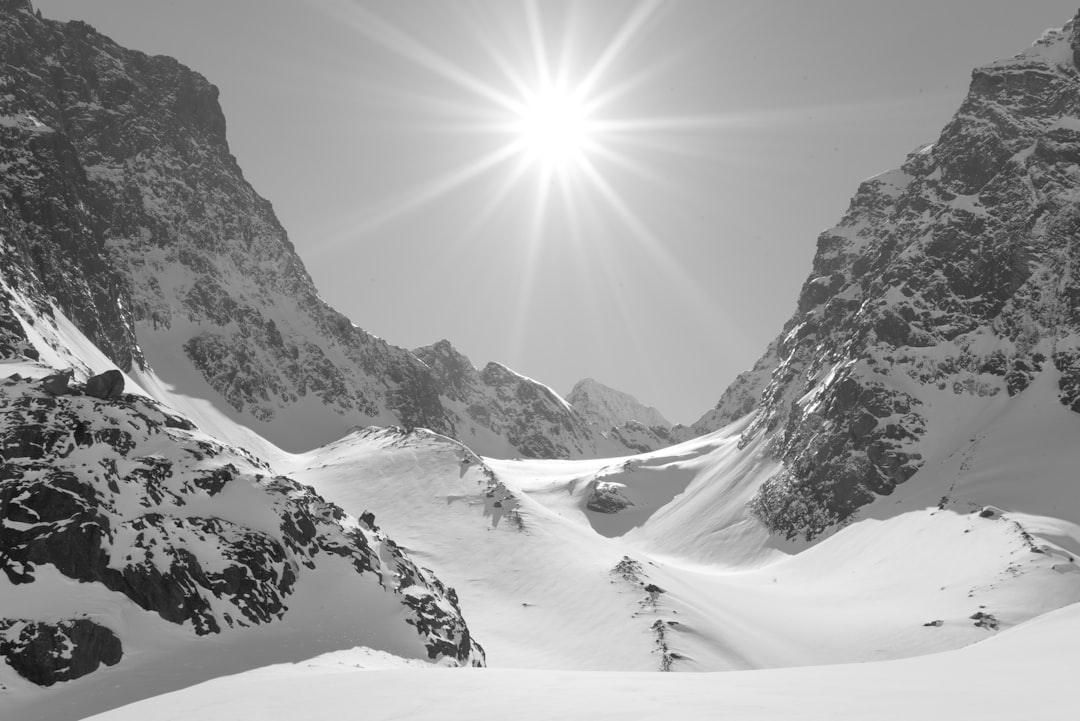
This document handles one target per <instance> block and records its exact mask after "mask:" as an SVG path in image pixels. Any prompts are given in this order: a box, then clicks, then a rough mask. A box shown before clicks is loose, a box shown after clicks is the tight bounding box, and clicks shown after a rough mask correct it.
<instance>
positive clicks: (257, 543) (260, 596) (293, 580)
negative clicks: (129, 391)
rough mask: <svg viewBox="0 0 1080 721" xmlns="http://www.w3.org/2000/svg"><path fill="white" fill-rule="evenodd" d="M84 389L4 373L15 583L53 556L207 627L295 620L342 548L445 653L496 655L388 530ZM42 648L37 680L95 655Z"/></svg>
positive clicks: (7, 507)
mask: <svg viewBox="0 0 1080 721" xmlns="http://www.w3.org/2000/svg"><path fill="white" fill-rule="evenodd" d="M73 391H74V392H73V393H72V394H69V395H52V394H49V393H46V392H45V391H43V390H41V388H40V386H39V383H38V382H37V381H35V380H32V379H23V378H18V377H13V378H8V379H6V380H4V381H3V382H2V384H0V457H2V460H3V463H2V464H0V548H2V549H3V553H2V554H0V570H2V571H3V573H4V578H3V579H2V580H0V582H5V583H10V584H14V585H16V586H18V585H23V584H33V583H35V582H36V581H37V580H38V575H39V571H40V569H41V568H42V567H44V566H50V567H52V568H53V569H55V570H56V571H58V572H59V573H60V574H62V575H64V576H66V577H68V578H71V579H74V580H77V581H80V582H84V583H94V584H101V585H102V586H104V587H105V588H107V589H108V590H110V591H112V592H115V593H116V594H119V595H121V596H123V597H126V598H127V599H129V600H130V601H131V602H133V603H135V604H137V605H138V606H140V607H142V608H144V609H146V610H148V611H152V612H154V613H156V614H157V615H158V616H160V617H161V618H162V619H164V620H166V621H169V622H172V623H176V624H181V625H185V626H188V627H189V628H190V629H191V630H192V632H193V633H194V634H197V635H206V634H213V633H218V632H220V631H222V630H224V629H226V628H231V627H255V626H260V625H264V624H270V623H274V622H275V621H277V620H279V619H282V618H284V617H285V616H286V614H287V612H288V603H289V598H290V596H291V595H292V594H293V593H294V592H295V591H296V590H297V589H298V587H299V586H301V585H303V584H304V583H305V579H306V578H307V577H308V576H309V574H310V573H312V572H314V571H315V570H316V569H318V568H319V567H321V566H323V565H324V564H326V563H328V562H329V561H328V559H333V558H339V559H343V560H344V561H346V562H347V563H348V565H349V566H350V567H351V568H352V570H353V572H355V573H356V574H359V575H360V576H362V577H365V578H369V579H370V583H372V584H375V585H377V586H379V587H381V588H382V589H383V591H384V592H385V593H388V594H393V595H394V596H396V597H398V598H399V599H400V602H401V603H402V604H404V605H405V606H406V607H408V609H410V612H409V613H407V614H406V618H405V622H406V623H408V624H410V625H412V626H414V628H415V631H416V633H418V634H419V635H420V640H421V642H422V643H423V644H424V645H425V646H426V648H427V652H428V654H429V656H430V658H432V659H440V658H446V659H449V660H451V661H454V662H456V663H461V664H469V663H474V664H480V663H482V662H483V652H482V650H481V649H480V648H479V646H477V645H476V644H475V642H473V640H472V639H471V637H470V634H469V631H468V629H467V628H466V626H465V623H464V621H463V620H462V618H461V615H460V611H459V609H458V606H457V600H456V596H455V594H454V593H453V591H452V590H451V589H447V588H445V587H444V586H443V585H442V584H441V583H439V581H438V580H437V579H435V578H434V577H433V576H432V575H431V574H430V573H429V572H427V571H424V570H422V569H420V568H419V567H417V566H416V565H415V564H414V563H413V562H412V561H411V560H410V559H409V558H408V557H407V556H406V555H405V553H404V552H403V551H402V550H401V549H400V548H398V547H397V546H396V545H395V544H394V543H393V541H391V540H390V539H389V538H387V537H386V535H385V534H383V533H382V532H379V531H377V530H375V529H374V528H371V527H366V526H365V525H364V524H361V523H359V522H358V521H357V520H356V519H354V518H351V517H349V516H347V515H346V514H345V513H344V512H343V511H342V510H341V509H340V508H338V507H336V506H334V505H332V504H330V503H328V502H326V501H325V500H323V499H322V498H321V497H319V496H318V495H316V494H315V493H314V492H313V491H312V490H311V489H310V488H308V487H306V486H302V485H300V484H298V483H296V482H294V481H292V480H291V479H289V478H287V477H284V476H280V475H275V474H274V473H273V471H272V469H271V468H270V467H269V466H268V465H267V464H266V463H265V462H263V461H261V460H259V459H258V458H255V457H254V456H252V455H250V454H248V453H247V452H245V451H242V450H240V449H237V448H233V447H230V446H227V445H224V444H222V443H218V442H216V441H214V440H212V439H210V438H209V437H207V436H204V435H202V434H201V433H199V432H198V431H196V430H195V429H194V428H193V426H192V424H191V423H190V422H188V421H187V420H186V419H184V418H183V417H180V416H177V415H174V414H172V413H170V412H168V411H167V410H165V409H164V408H163V407H161V406H160V405H158V404H157V403H155V402H153V401H150V400H149V399H146V398H143V397H141V396H135V395H122V396H120V397H119V398H117V399H114V400H110V401H101V400H99V399H96V398H94V397H92V396H89V395H84V394H82V392H81V389H80V388H79V387H78V386H75V387H73ZM363 613H364V609H363V608H362V607H358V608H357V623H363ZM35 628H37V627H35ZM79 628H81V627H79ZM76 630H78V629H76ZM83 631H85V629H83ZM83 631H78V633H82V632H83ZM20 633H22V632H21V631H20ZM27 633H29V632H27ZM57 633H59V631H55V630H49V629H39V630H36V631H33V633H31V636H29V637H27V638H28V639H29V640H25V639H24V640H22V641H18V643H17V644H16V646H11V648H15V649H16V650H15V651H4V653H5V654H6V655H8V656H9V657H10V656H11V654H13V653H15V654H21V656H19V657H20V658H37V657H38V656H35V654H37V651H35V650H34V649H40V648H46V647H48V645H49V644H50V643H53V642H54V641H55V638H56V634H57ZM64 633H67V634H68V635H71V634H73V633H75V631H73V630H71V629H67V630H65V631H64ZM87 633H89V631H87ZM84 635H85V634H84ZM5 638H8V639H9V640H8V642H6V643H9V646H10V644H11V643H16V641H11V640H10V634H8V636H6V637H5ZM19 638H20V639H21V638H23V637H22V636H21V635H20V636H19ZM88 638H91V641H88V643H90V646H92V647H94V648H98V647H99V646H101V644H100V643H98V641H93V639H94V638H99V637H98V636H94V635H93V634H90V636H89V637H88ZM99 640H100V639H99ZM102 643H103V642H102ZM20 644H21V645H20ZM106 646H107V644H106ZM108 648H111V646H109V647H108ZM27 649H30V650H27ZM42 653H44V652H42ZM28 654H29V655H28ZM90 656H91V657H100V658H101V660H103V661H104V662H109V659H111V658H113V656H112V655H111V652H110V653H108V654H104V655H103V653H96V652H95V653H92V654H90ZM41 658H42V659H45V660H43V661H41V663H42V664H46V665H44V666H42V665H40V664H39V665H34V664H32V663H30V661H24V662H22V663H24V665H25V664H29V665H30V666H33V668H34V669H36V670H33V669H32V672H31V675H27V674H24V675H27V677H28V678H33V675H32V674H38V675H39V676H40V677H41V678H51V679H53V680H63V678H64V677H65V676H64V674H69V675H68V676H66V677H70V678H74V677H75V675H70V674H76V673H77V672H78V671H79V670H80V669H87V668H88V667H89V665H90V661H89V660H87V662H86V664H82V665H79V664H76V663H75V662H72V666H71V669H70V671H68V670H63V669H59V667H57V668H54V667H53V666H50V665H48V664H51V663H53V662H52V661H49V660H48V658H51V656H50V654H49V653H44V655H42V656H41ZM89 658H90V657H88V659H89ZM112 662H113V663H115V661H112ZM80 663H81V662H80ZM90 670H92V669H90ZM83 672H88V671H86V670H83Z"/></svg>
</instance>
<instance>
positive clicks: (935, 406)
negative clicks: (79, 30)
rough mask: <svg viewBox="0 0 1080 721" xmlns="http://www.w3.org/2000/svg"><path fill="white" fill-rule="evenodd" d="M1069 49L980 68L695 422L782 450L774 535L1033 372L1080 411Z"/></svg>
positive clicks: (769, 505)
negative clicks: (950, 111) (936, 131)
mask: <svg viewBox="0 0 1080 721" xmlns="http://www.w3.org/2000/svg"><path fill="white" fill-rule="evenodd" d="M1077 53H1080V36H1078V29H1077V25H1076V23H1070V24H1069V25H1067V26H1066V27H1065V28H1064V29H1062V30H1060V31H1054V32H1049V33H1047V34H1046V36H1045V37H1043V38H1042V39H1040V40H1039V41H1038V42H1037V43H1036V44H1035V45H1034V46H1032V47H1031V48H1030V49H1028V50H1026V51H1025V52H1023V53H1021V54H1019V55H1017V56H1016V57H1014V58H1011V59H1008V60H1002V61H999V62H995V63H991V64H990V65H987V66H984V67H981V68H978V69H976V70H975V71H974V73H973V75H972V83H971V89H970V91H969V93H968V96H967V98H966V99H965V100H964V102H963V105H962V106H961V108H960V110H959V112H958V113H957V114H956V116H955V117H954V118H953V119H952V120H951V121H950V122H949V124H948V125H947V126H946V127H945V129H944V130H943V131H942V133H941V136H940V138H938V140H937V142H935V143H933V144H930V145H927V146H924V147H922V148H919V149H918V150H916V151H915V152H913V153H912V154H911V155H910V156H909V157H908V158H907V160H906V161H905V162H904V164H903V165H902V166H901V167H900V168H898V169H896V170H892V171H889V172H886V173H882V174H881V175H878V176H875V177H873V178H870V179H869V180H867V181H865V182H864V183H863V184H862V185H861V186H860V187H859V189H858V192H857V194H856V195H855V197H854V199H853V200H852V202H851V206H850V208H849V209H848V211H847V213H846V214H845V215H844V217H843V219H842V220H841V221H840V223H839V224H838V225H837V226H835V227H834V228H832V229H830V230H827V231H825V232H824V233H822V234H821V236H820V237H819V238H818V243H817V253H816V255H815V258H814V262H813V270H812V271H811V274H810V276H809V278H808V279H807V281H806V282H805V284H804V285H803V288H802V291H801V293H800V295H799V301H798V308H797V310H796V313H795V315H793V316H792V318H791V319H790V320H789V321H788V322H787V323H786V324H785V326H784V328H783V330H782V331H781V333H780V335H779V337H778V338H777V340H776V341H775V342H774V343H773V344H772V345H770V347H769V349H768V350H767V351H766V353H765V355H764V356H762V358H761V360H760V361H758V363H757V364H756V366H755V367H754V369H753V370H752V371H749V372H747V373H745V374H743V375H742V376H740V378H739V379H738V380H737V381H736V383H735V384H734V385H733V386H732V387H731V388H729V389H728V391H727V392H726V393H725V394H724V397H723V398H722V399H721V401H720V403H719V404H718V406H717V407H716V408H715V409H714V410H713V411H711V412H710V414H707V415H706V417H704V418H703V419H701V420H700V421H698V423H697V424H695V426H694V428H695V430H698V431H704V430H707V429H709V428H718V427H721V426H723V425H724V424H726V423H728V422H730V421H731V420H732V419H734V418H737V417H739V416H741V415H743V414H745V413H746V412H748V411H751V410H752V411H753V413H754V420H753V422H752V423H751V424H750V426H749V427H748V428H747V430H746V431H745V432H744V435H743V443H744V444H748V443H750V442H752V441H753V440H754V439H758V438H763V439H765V445H766V446H767V453H768V454H769V455H770V456H771V457H773V458H775V459H778V460H780V461H782V463H783V467H782V469H780V470H778V471H777V472H776V473H775V474H774V475H773V476H772V477H770V478H769V479H768V480H767V481H766V482H765V483H764V484H763V485H762V486H761V487H760V488H759V489H758V490H757V492H756V493H755V495H754V497H753V499H752V501H751V503H752V505H753V508H754V509H755V512H756V514H757V516H758V517H759V518H761V519H762V520H764V521H765V522H766V523H767V524H768V526H769V528H771V529H772V530H773V531H775V532H777V533H780V534H782V535H785V536H787V537H789V538H791V537H796V536H803V537H806V538H812V537H814V536H817V535H818V534H820V533H822V532H824V531H826V530H827V529H830V528H835V527H836V526H837V525H838V524H839V525H842V524H844V523H846V522H849V521H850V520H851V519H852V518H855V517H857V513H858V511H859V509H860V508H862V507H864V506H866V505H867V504H869V503H871V502H872V501H873V500H874V499H875V498H877V497H879V496H882V495H888V494H890V493H893V492H894V490H895V489H896V488H897V486H898V485H900V484H902V483H904V482H905V481H907V480H908V479H910V478H911V477H912V476H913V475H915V474H916V473H917V472H918V471H919V469H920V468H922V467H924V465H925V464H926V462H927V459H928V458H929V457H930V456H931V455H932V454H934V453H935V452H936V451H939V450H941V449H943V448H947V447H949V444H955V443H960V442H961V441H967V440H969V439H970V438H972V437H973V436H974V435H975V433H976V431H977V428H978V426H977V423H976V421H977V420H978V419H979V418H980V417H981V415H982V414H985V413H986V412H987V409H989V408H992V407H996V406H997V404H999V403H1000V402H1001V398H1017V399H1019V397H1022V395H1023V394H1024V393H1025V391H1026V390H1027V389H1028V388H1029V387H1030V386H1031V384H1032V383H1033V382H1034V381H1035V380H1036V379H1037V378H1038V377H1039V376H1040V374H1049V375H1051V376H1053V377H1054V379H1055V381H1054V382H1055V383H1057V385H1058V388H1059V396H1058V400H1059V402H1060V403H1062V404H1063V405H1064V406H1066V407H1069V408H1072V409H1073V410H1076V411H1080V306H1078V303H1080V294H1078V292H1077V287H1078V283H1080V281H1078V277H1077V271H1076V267H1075V264H1074V263H1073V262H1072V260H1071V258H1072V252H1073V248H1072V246H1073V241H1074V239H1075V237H1076V235H1077V233H1078V231H1080V220H1078V217H1080V216H1078V214H1077V211H1076V177H1077V149H1078V148H1080V74H1078V70H1077V63H1076V58H1077V57H1078V55H1077ZM972 423H976V425H974V426H973V425H971V424H972ZM954 447H955V446H954ZM947 490H948V489H943V493H944V494H945V496H946V498H945V499H944V500H945V502H949V501H950V498H951V496H950V495H949V493H948V492H947Z"/></svg>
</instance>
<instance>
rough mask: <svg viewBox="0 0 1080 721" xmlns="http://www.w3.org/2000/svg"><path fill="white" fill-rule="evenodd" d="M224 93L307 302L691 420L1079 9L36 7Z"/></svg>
mask: <svg viewBox="0 0 1080 721" xmlns="http://www.w3.org/2000/svg"><path fill="white" fill-rule="evenodd" d="M34 4H35V7H37V8H38V9H40V10H41V11H42V13H43V14H44V15H45V16H46V17H49V18H53V19H60V20H67V19H81V20H85V21H87V22H89V23H90V24H91V25H93V26H94V27H96V28H97V29H98V30H100V31H101V32H103V33H105V34H106V35H109V36H110V37H112V38H113V39H114V40H116V41H117V42H119V43H120V44H122V45H125V46H127V47H130V48H134V49H138V50H143V51H145V52H148V53H151V54H163V55H171V56H173V57H175V58H177V59H179V60H180V61H181V62H183V63H184V64H186V65H188V66H189V67H192V68H194V69H195V70H197V71H199V72H201V73H202V74H203V75H205V76H206V77H207V78H208V79H209V80H210V81H211V82H213V83H214V84H215V85H217V86H218V88H219V89H220V91H221V98H220V99H221V104H222V107H223V109H224V111H225V115H226V118H227V122H228V138H229V143H230V147H231V149H232V152H233V154H234V155H235V156H236V157H237V159H238V161H239V163H240V166H241V168H243V170H244V173H245V176H246V177H247V179H248V180H249V181H250V182H251V183H252V185H253V186H254V187H255V189H256V191H258V192H259V193H260V194H261V195H263V196H264V197H266V198H267V199H269V200H270V201H271V202H272V203H273V206H274V209H275V211H276V212H277V215H278V217H279V219H280V220H281V222H282V224H283V225H284V227H285V228H286V230H287V231H288V233H289V236H290V239H291V240H292V242H293V244H294V245H295V246H296V250H297V252H298V253H299V254H300V256H301V258H302V259H303V261H304V263H305V265H306V266H307V269H308V271H309V273H310V274H311V275H312V277H313V279H314V281H315V284H316V286H317V287H318V288H319V291H320V293H321V295H322V297H323V298H324V299H325V300H326V301H328V302H329V303H330V304H331V305H333V306H335V307H336V308H337V309H338V310H340V311H342V312H343V313H345V314H346V315H348V316H349V317H350V318H351V319H352V320H353V322H354V323H356V324H357V325H358V326H360V327H362V328H364V329H366V330H368V331H370V332H372V333H374V334H376V335H378V336H380V337H382V338H384V339H385V340H387V341H389V342H391V343H393V344H395V345H399V346H403V347H407V348H415V347H418V346H421V345H427V344H429V343H433V342H435V341H437V340H440V339H443V338H446V339H448V340H450V341H451V342H452V343H453V344H454V345H455V347H457V348H458V349H459V350H460V351H461V352H463V353H465V354H466V355H467V356H469V358H470V359H471V360H472V362H473V364H474V365H476V366H478V367H482V366H483V365H484V364H486V363H487V362H488V361H498V362H500V363H503V364H505V365H507V366H509V367H511V368H514V369H515V370H517V371H518V372H520V373H523V374H525V375H527V376H530V377H533V378H536V379H537V380H540V381H542V382H544V383H546V384H548V385H550V386H552V387H553V388H554V389H555V390H557V391H559V392H560V393H563V394H567V393H569V391H570V389H571V387H572V386H573V384H574V383H575V382H576V381H577V380H579V379H581V378H585V377H592V378H595V379H597V380H599V381H601V382H602V383H606V384H608V385H610V386H612V387H615V388H618V389H620V390H623V391H625V392H628V393H631V394H632V395H634V396H636V397H637V398H638V399H639V400H641V401H643V402H645V403H647V404H649V405H654V406H656V407H657V408H658V409H659V410H660V411H661V412H662V413H664V414H665V415H666V416H667V417H668V419H669V420H671V421H673V422H683V423H691V422H693V421H694V420H696V419H697V418H698V417H699V416H701V415H702V414H703V413H704V412H705V411H706V410H708V409H709V408H711V407H712V406H713V405H715V403H716V401H717V400H718V399H719V397H720V395H721V393H722V392H723V390H724V388H726V387H727V385H728V384H729V383H730V382H731V381H732V380H733V379H734V378H735V376H736V375H737V374H738V373H739V372H740V371H742V370H745V369H747V368H749V367H750V366H751V365H753V363H754V361H755V360H756V359H757V358H758V357H759V356H760V355H761V354H762V352H763V351H764V349H765V347H766V345H767V344H768V343H769V342H770V341H771V340H772V339H773V338H774V337H776V335H777V334H778V333H779V331H780V329H781V327H782V325H783V323H784V322H785V321H786V320H787V319H788V318H789V317H790V316H791V314H792V313H793V311H794V309H795V301H796V298H797V296H798V292H799V289H800V287H801V285H802V283H803V281H804V280H806V278H807V275H808V274H809V272H810V262H811V259H812V257H813V252H814V247H815V241H816V238H817V235H818V234H819V233H820V232H821V231H822V230H825V229H826V228H828V227H830V226H832V225H834V224H836V223H837V222H838V221H839V220H840V217H841V215H842V214H843V212H844V210H845V209H846V208H847V205H848V201H849V199H850V198H851V196H852V195H853V194H854V192H855V190H856V188H857V186H858V183H859V182H860V181H862V180H864V179H866V178H868V177H870V176H873V175H875V174H877V173H880V172H882V171H885V170H888V169H890V168H893V167H896V166H898V165H899V164H900V163H902V162H903V160H904V158H905V156H906V154H907V153H908V152H910V151H912V150H913V149H915V148H916V147H917V146H919V145H922V144H924V143H928V142H933V141H934V140H935V139H936V138H937V136H938V134H939V133H940V130H941V128H942V127H943V126H944V125H945V123H946V122H948V120H949V118H950V117H951V115H952V114H953V113H954V112H955V110H956V108H957V107H958V106H959V104H960V102H961V100H962V99H963V96H964V93H965V92H966V89H967V85H968V81H969V78H970V74H971V70H972V68H974V67H975V66H977V65H980V64H984V63H987V62H990V61H993V60H995V59H998V58H1003V57H1009V56H1011V55H1014V54H1015V53H1018V52H1020V51H1021V50H1022V49H1024V48H1025V47H1026V46H1027V45H1028V44H1030V43H1031V42H1032V41H1034V40H1035V39H1037V38H1038V37H1039V35H1040V34H1041V32H1042V31H1043V30H1044V29H1045V28H1048V27H1056V26H1060V25H1062V24H1063V23H1064V22H1066V21H1067V20H1068V19H1069V18H1070V17H1072V15H1073V14H1075V13H1076V4H1075V0H1030V1H1029V2H1025V3H1017V2H1015V1H1014V0H936V1H931V0H912V1H910V2H904V3H897V2H884V1H877V0H873V1H871V0H815V2H805V1H803V0H778V1H773V2H760V0H729V1H723V2H722V1H720V0H670V1H667V2H662V1H657V2H631V1H630V0H593V1H590V2H566V1H564V0H538V1H537V2H532V3H527V2H517V1H516V0H487V1H479V0H477V1H474V2H464V1H462V2H451V1H449V0H395V1H394V2H389V1H387V0H380V1H375V0H363V1H360V0H229V1H228V2H222V1H221V0H186V1H185V2H183V3H176V2H171V1H170V0H94V2H87V1H86V0H35V3H34Z"/></svg>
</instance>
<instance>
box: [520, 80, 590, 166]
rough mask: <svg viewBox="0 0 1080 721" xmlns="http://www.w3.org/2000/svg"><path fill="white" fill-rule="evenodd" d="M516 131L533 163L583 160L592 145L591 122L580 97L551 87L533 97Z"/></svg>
mask: <svg viewBox="0 0 1080 721" xmlns="http://www.w3.org/2000/svg"><path fill="white" fill-rule="evenodd" d="M518 116H519V120H518V123H517V124H516V126H515V128H514V130H515V132H516V133H517V134H518V138H519V144H520V148H521V150H522V151H523V152H524V153H525V154H526V156H527V157H528V158H529V159H530V160H532V161H533V162H538V163H542V164H544V165H549V166H550V165H562V164H564V163H567V162H572V161H575V160H580V159H581V157H582V153H584V152H585V151H586V149H587V147H588V143H589V118H588V113H587V110H586V107H585V104H584V103H583V102H582V99H581V97H580V95H579V94H577V93H573V92H567V91H566V90H565V89H563V88H558V87H550V88H544V89H541V90H539V91H537V92H535V93H531V94H530V95H529V96H528V97H527V98H525V100H524V102H523V103H522V106H521V109H520V110H519V111H518Z"/></svg>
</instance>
